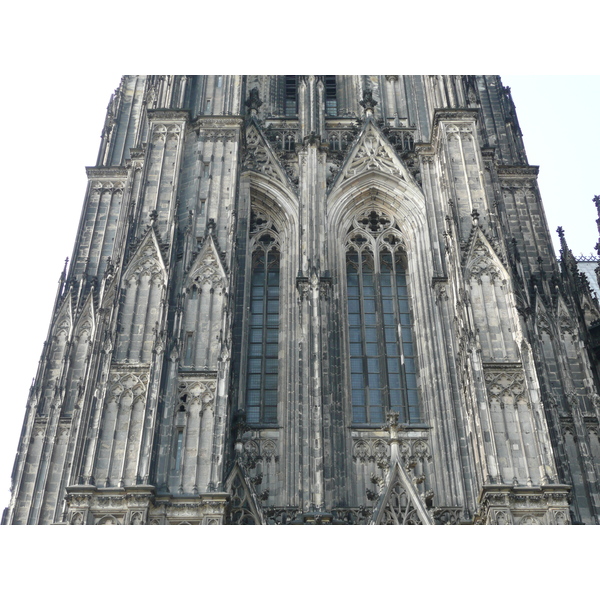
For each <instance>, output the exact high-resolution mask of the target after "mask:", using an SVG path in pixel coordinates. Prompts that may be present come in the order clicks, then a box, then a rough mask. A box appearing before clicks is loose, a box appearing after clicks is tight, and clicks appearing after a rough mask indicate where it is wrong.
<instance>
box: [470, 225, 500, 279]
mask: <svg viewBox="0 0 600 600" xmlns="http://www.w3.org/2000/svg"><path fill="white" fill-rule="evenodd" d="M463 265H464V268H465V276H466V277H467V279H469V278H470V277H474V278H476V279H479V278H481V277H482V276H483V275H489V276H490V277H491V278H492V279H496V278H500V279H502V280H505V279H508V272H507V270H506V267H505V265H504V263H503V262H502V260H501V259H500V257H499V256H498V253H497V252H496V250H495V249H494V247H493V246H492V244H491V242H490V241H489V240H488V238H487V236H486V235H485V233H484V232H483V231H482V229H481V228H480V227H479V226H478V225H474V226H473V231H471V235H470V237H469V244H468V247H467V250H466V252H465V254H464V255H463Z"/></svg>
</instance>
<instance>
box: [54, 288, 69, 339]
mask: <svg viewBox="0 0 600 600" xmlns="http://www.w3.org/2000/svg"><path fill="white" fill-rule="evenodd" d="M59 306H60V308H59V309H58V311H57V313H56V318H55V319H54V326H53V328H52V335H56V334H57V332H58V331H60V330H65V331H66V332H67V335H69V334H70V332H71V326H72V324H73V306H72V298H71V291H70V290H69V291H67V292H66V293H65V295H64V296H63V298H62V302H61V304H60V305H59Z"/></svg>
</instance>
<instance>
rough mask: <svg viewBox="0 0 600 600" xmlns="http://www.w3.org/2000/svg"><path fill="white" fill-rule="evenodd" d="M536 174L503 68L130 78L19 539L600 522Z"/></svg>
mask: <svg viewBox="0 0 600 600" xmlns="http://www.w3.org/2000/svg"><path fill="white" fill-rule="evenodd" d="M537 172H538V169H537V167H534V166H530V165H529V163H528V161H527V156H526V153H525V149H524V147H523V143H522V138H521V132H520V129H519V124H518V120H517V117H516V113H515V108H514V105H513V102H512V99H511V95H510V90H509V89H508V88H506V87H504V86H503V85H502V83H501V81H500V78H499V77H496V76H400V75H386V76H332V75H326V76H313V75H309V76H295V75H286V76H231V75H219V76H125V77H123V78H122V80H121V83H120V85H119V87H118V88H117V90H116V91H115V93H114V95H113V96H112V98H111V101H110V104H109V107H108V112H107V116H106V122H105V126H104V129H103V132H102V141H101V145H100V151H99V154H98V160H97V164H96V166H94V167H88V169H87V174H88V179H89V185H88V188H87V192H86V197H85V201H84V208H83V213H82V217H81V221H80V225H79V230H78V232H77V238H76V242H75V248H74V251H73V256H72V258H71V261H70V264H69V265H68V267H67V266H65V269H64V272H63V274H62V276H61V279H60V284H59V289H58V292H57V296H56V302H55V307H54V311H53V316H52V323H51V327H50V333H49V336H48V339H47V341H46V343H45V346H44V350H43V354H42V358H41V360H40V364H39V368H38V372H37V375H36V378H35V381H34V384H33V385H32V387H31V391H30V395H29V399H28V402H27V411H26V415H25V421H24V425H23V430H22V435H21V440H20V444H19V449H18V453H17V458H16V461H15V466H14V470H13V480H12V486H13V487H12V499H11V502H10V506H9V507H8V508H7V509H6V510H5V513H4V517H3V523H6V524H38V523H39V524H42V523H64V524H289V523H292V524H296V523H297V524H305V523H306V524H461V523H462V524H472V523H474V524H504V523H506V524H508V523H510V524H569V523H586V524H596V523H599V522H600V483H599V481H598V476H599V475H600V441H599V438H598V435H599V432H598V420H599V417H600V396H599V395H598V392H599V389H600V388H599V381H600V379H599V376H600V368H599V364H600V362H599V361H600V359H599V356H600V342H599V340H600V334H599V331H598V330H599V326H598V322H599V319H600V308H599V306H598V301H597V299H596V298H595V296H594V295H593V293H592V291H591V289H590V286H589V284H588V282H587V280H586V279H585V277H582V276H581V275H580V274H579V272H578V270H577V263H576V260H575V258H574V257H573V255H572V254H571V252H570V250H569V248H568V246H567V242H566V238H565V235H564V233H562V232H561V234H560V236H561V238H560V239H561V244H562V248H561V261H560V262H557V260H556V259H555V258H554V254H553V249H552V244H551V240H550V234H549V231H548V227H547V223H546V219H545V216H544V211H543V208H542V204H541V199H540V195H539V190H538V187H537V183H536V178H537ZM598 205H599V206H600V202H599V203H598ZM599 210H600V209H599Z"/></svg>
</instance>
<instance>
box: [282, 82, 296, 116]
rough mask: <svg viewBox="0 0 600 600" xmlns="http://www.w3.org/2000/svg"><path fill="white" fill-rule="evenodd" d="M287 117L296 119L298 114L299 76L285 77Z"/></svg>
mask: <svg viewBox="0 0 600 600" xmlns="http://www.w3.org/2000/svg"><path fill="white" fill-rule="evenodd" d="M284 108H285V116H286V117H295V116H296V113H297V112H298V75H286V76H285V106H284Z"/></svg>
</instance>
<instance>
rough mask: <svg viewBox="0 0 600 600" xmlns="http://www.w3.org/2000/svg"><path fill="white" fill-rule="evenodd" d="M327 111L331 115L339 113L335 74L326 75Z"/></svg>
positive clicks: (335, 115) (334, 115)
mask: <svg viewBox="0 0 600 600" xmlns="http://www.w3.org/2000/svg"><path fill="white" fill-rule="evenodd" d="M325 112H326V113H327V114H328V115H329V116H331V117H337V114H338V113H337V89H336V85H335V75H325Z"/></svg>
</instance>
